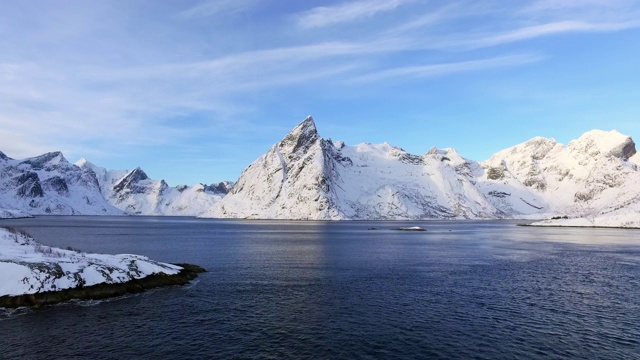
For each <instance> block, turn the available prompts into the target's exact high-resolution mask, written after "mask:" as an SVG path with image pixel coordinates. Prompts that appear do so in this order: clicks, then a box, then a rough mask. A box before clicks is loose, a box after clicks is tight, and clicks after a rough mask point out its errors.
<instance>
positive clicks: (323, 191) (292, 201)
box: [202, 117, 347, 220]
mask: <svg viewBox="0 0 640 360" xmlns="http://www.w3.org/2000/svg"><path fill="white" fill-rule="evenodd" d="M334 156H337V154H336V153H335V152H334V151H333V144H332V143H331V142H329V141H326V140H323V139H322V138H320V137H319V136H318V133H317V131H316V128H315V124H314V123H313V120H312V119H311V118H310V117H309V118H307V119H306V120H305V121H303V122H302V123H300V124H299V125H298V126H296V128H294V129H293V130H292V131H291V132H290V133H289V134H288V135H287V136H286V137H285V138H284V139H283V140H282V141H280V142H279V143H277V144H275V145H273V146H272V147H271V149H269V151H268V152H267V153H266V154H264V155H263V156H261V157H260V158H259V159H257V160H256V161H255V162H253V163H252V164H251V165H249V166H248V167H247V168H246V169H245V170H244V171H243V173H242V175H241V176H240V178H239V179H238V181H237V182H236V183H235V185H234V186H233V188H232V189H231V192H230V193H229V194H227V196H225V197H224V199H223V200H221V201H220V202H219V203H218V204H216V205H215V206H214V207H213V208H211V209H210V210H209V211H207V212H206V213H204V214H203V215H202V216H204V217H226V218H268V219H327V220H328V219H333V220H339V219H346V218H347V217H346V216H345V215H344V214H343V213H342V212H340V210H339V209H338V208H337V207H336V203H335V196H334V193H333V191H334V187H333V184H332V182H333V181H335V177H332V176H331V175H332V174H333V173H334V172H335V169H334V168H335V167H336V166H342V165H341V163H342V162H343V161H346V160H342V159H339V158H333V157H334Z"/></svg>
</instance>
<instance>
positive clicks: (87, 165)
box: [76, 158, 95, 169]
mask: <svg viewBox="0 0 640 360" xmlns="http://www.w3.org/2000/svg"><path fill="white" fill-rule="evenodd" d="M76 166H77V167H79V168H82V169H84V168H89V169H92V168H94V167H95V165H94V164H93V163H92V162H91V161H89V160H87V159H85V158H81V159H80V160H78V161H76Z"/></svg>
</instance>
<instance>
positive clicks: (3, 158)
mask: <svg viewBox="0 0 640 360" xmlns="http://www.w3.org/2000/svg"><path fill="white" fill-rule="evenodd" d="M0 160H2V161H6V160H13V159H11V158H10V157H8V156H7V155H5V154H4V153H3V152H2V151H0Z"/></svg>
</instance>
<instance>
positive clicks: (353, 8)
mask: <svg viewBox="0 0 640 360" xmlns="http://www.w3.org/2000/svg"><path fill="white" fill-rule="evenodd" d="M407 2H409V1H408V0H362V1H356V2H346V3H342V4H339V5H335V6H319V7H316V8H313V9H311V10H308V11H305V12H303V13H301V14H298V15H297V16H296V22H297V23H298V25H299V26H301V27H303V28H319V27H324V26H329V25H333V24H339V23H346V22H354V21H360V20H362V19H366V18H369V17H372V16H374V15H376V14H378V13H382V12H387V11H391V10H395V9H396V8H397V7H399V6H400V5H402V4H404V3H407Z"/></svg>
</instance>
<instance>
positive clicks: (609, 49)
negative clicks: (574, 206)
mask: <svg viewBox="0 0 640 360" xmlns="http://www.w3.org/2000/svg"><path fill="white" fill-rule="evenodd" d="M639 59H640V2H639V1H629V0H607V1H605V0H602V1H598V0H532V1H525V0H522V1H520V0H519V1H513V0H501V1H492V0H483V1H465V0H453V1H438V0H433V1H428V0H356V1H343V0H338V1H314V0H306V1H299V0H278V1H267V0H263V1H259V0H216V1H187V0H180V1H178V0H164V1H156V0H135V1H129V0H111V1H102V0H92V1H86V0H77V1H73V0H59V1H53V0H45V1H38V0H33V1H21V0H6V1H2V2H0V139H2V140H1V142H0V151H2V152H4V153H5V154H6V155H8V156H10V157H12V158H16V159H22V158H25V157H30V156H36V155H40V154H42V153H46V152H50V151H62V152H63V153H64V154H65V157H66V158H67V159H68V160H69V161H71V162H75V161H77V160H78V159H80V158H82V157H84V158H86V159H88V160H89V161H91V162H93V163H95V164H96V165H99V166H102V167H105V168H108V169H119V170H125V169H128V170H131V169H133V168H135V167H137V166H140V167H141V168H142V169H143V170H145V172H147V174H148V175H149V176H150V177H151V178H154V179H158V180H160V179H165V180H166V181H167V182H168V183H169V185H172V186H175V185H179V184H188V185H192V184H196V183H205V184H210V183H214V182H219V181H222V180H231V181H235V180H236V179H237V178H238V177H239V175H240V173H241V172H242V170H243V169H244V168H245V167H246V166H248V165H249V164H250V163H251V162H252V161H254V160H255V159H257V158H258V157H259V156H261V155H262V154H264V153H265V152H266V151H267V150H268V149H269V148H270V147H271V146H272V145H273V144H274V143H276V142H278V141H279V140H281V139H282V138H283V137H284V136H285V135H286V134H287V133H288V132H289V131H290V130H291V129H292V128H293V127H295V126H296V125H297V124H298V123H299V122H301V121H302V120H304V119H305V118H306V117H307V116H308V115H312V116H313V118H314V120H315V122H316V126H317V128H318V131H319V133H320V135H321V136H322V137H324V138H331V139H333V140H342V141H344V142H345V143H346V144H347V145H355V144H359V143H363V142H370V143H382V142H385V141H386V142H389V143H390V144H392V145H395V146H399V147H401V148H403V149H405V150H407V151H408V152H410V153H414V154H422V153H425V152H427V151H428V150H429V149H430V148H431V147H433V146H436V147H438V148H446V147H453V148H456V149H457V150H458V152H459V153H460V154H461V155H462V156H464V157H466V158H468V159H473V160H476V161H482V160H486V159H488V158H489V157H490V156H491V155H492V154H493V153H495V152H497V151H499V150H502V149H504V148H507V147H510V146H513V145H516V144H518V143H521V142H523V141H526V140H528V139H530V138H532V137H535V136H543V137H549V138H555V139H556V140H558V141H560V142H561V143H564V144H566V143H568V142H569V141H571V140H572V139H576V138H578V137H579V136H580V135H581V134H583V133H584V132H586V131H589V130H592V129H602V130H612V129H616V130H618V131H620V132H622V133H623V134H626V135H630V136H632V137H637V138H638V139H640V65H639V64H640V60H639Z"/></svg>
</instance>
